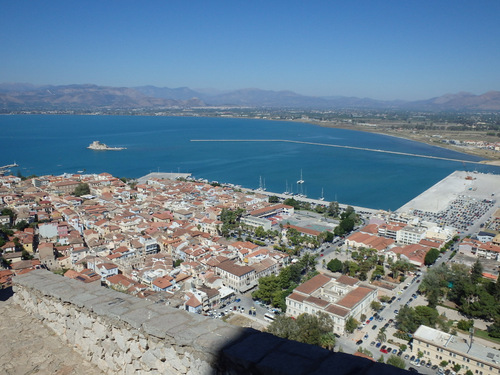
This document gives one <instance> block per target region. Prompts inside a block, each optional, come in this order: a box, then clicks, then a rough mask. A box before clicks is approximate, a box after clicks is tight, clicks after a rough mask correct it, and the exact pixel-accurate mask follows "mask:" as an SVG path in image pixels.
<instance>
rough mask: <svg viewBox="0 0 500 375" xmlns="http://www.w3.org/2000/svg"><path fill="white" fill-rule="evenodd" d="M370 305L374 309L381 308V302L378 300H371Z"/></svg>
mask: <svg viewBox="0 0 500 375" xmlns="http://www.w3.org/2000/svg"><path fill="white" fill-rule="evenodd" d="M370 307H371V308H372V309H373V310H375V311H379V310H380V309H381V308H382V304H381V303H380V302H379V301H372V302H371V303H370Z"/></svg>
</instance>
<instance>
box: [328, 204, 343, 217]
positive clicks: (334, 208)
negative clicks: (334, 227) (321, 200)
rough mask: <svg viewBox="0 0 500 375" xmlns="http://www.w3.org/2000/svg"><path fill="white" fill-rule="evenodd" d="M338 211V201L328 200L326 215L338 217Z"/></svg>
mask: <svg viewBox="0 0 500 375" xmlns="http://www.w3.org/2000/svg"><path fill="white" fill-rule="evenodd" d="M339 213H340V207H339V203H338V202H330V204H329V205H328V208H327V210H326V214H327V215H328V216H333V217H338V216H339Z"/></svg>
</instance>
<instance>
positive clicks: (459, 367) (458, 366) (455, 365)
mask: <svg viewBox="0 0 500 375" xmlns="http://www.w3.org/2000/svg"><path fill="white" fill-rule="evenodd" d="M461 368H462V366H460V365H459V364H458V363H455V364H454V365H453V371H455V372H459V371H460V369H461Z"/></svg>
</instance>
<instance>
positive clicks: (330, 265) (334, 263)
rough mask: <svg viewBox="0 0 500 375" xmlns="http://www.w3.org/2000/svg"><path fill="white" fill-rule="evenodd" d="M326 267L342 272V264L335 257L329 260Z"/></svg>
mask: <svg viewBox="0 0 500 375" xmlns="http://www.w3.org/2000/svg"><path fill="white" fill-rule="evenodd" d="M326 267H327V268H328V269H329V270H330V271H332V272H342V268H343V264H342V262H341V261H340V260H339V259H337V258H335V259H332V260H330V261H329V262H328V263H327V265H326Z"/></svg>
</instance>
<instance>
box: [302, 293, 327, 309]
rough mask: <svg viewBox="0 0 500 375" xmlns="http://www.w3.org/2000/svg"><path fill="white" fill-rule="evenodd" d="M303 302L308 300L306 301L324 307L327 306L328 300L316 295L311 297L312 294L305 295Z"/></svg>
mask: <svg viewBox="0 0 500 375" xmlns="http://www.w3.org/2000/svg"><path fill="white" fill-rule="evenodd" d="M305 302H308V303H313V304H315V305H316V306H318V307H322V308H324V307H326V306H328V304H329V303H330V302H328V301H325V300H324V299H321V298H317V297H313V296H309V297H307V298H306V299H305Z"/></svg>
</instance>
